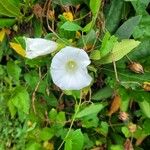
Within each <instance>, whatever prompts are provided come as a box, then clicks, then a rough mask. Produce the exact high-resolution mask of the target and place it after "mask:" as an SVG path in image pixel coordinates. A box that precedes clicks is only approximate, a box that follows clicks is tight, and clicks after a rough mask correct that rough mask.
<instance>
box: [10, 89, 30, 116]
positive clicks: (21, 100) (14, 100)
mask: <svg viewBox="0 0 150 150" xmlns="http://www.w3.org/2000/svg"><path fill="white" fill-rule="evenodd" d="M9 101H11V102H9V103H11V104H13V105H14V106H15V108H17V110H18V112H19V111H20V112H23V113H25V114H29V108H30V98H29V94H28V92H27V91H26V89H25V88H24V87H21V86H19V87H16V88H15V90H14V91H13V92H12V95H11V97H10V99H9ZM8 105H9V104H8Z"/></svg>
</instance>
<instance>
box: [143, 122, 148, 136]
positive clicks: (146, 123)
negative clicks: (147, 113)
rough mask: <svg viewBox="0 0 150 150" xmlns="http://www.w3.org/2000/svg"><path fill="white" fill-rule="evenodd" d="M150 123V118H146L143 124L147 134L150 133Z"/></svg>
mask: <svg viewBox="0 0 150 150" xmlns="http://www.w3.org/2000/svg"><path fill="white" fill-rule="evenodd" d="M149 125H150V119H146V120H145V121H144V124H143V128H144V132H145V134H150V128H149Z"/></svg>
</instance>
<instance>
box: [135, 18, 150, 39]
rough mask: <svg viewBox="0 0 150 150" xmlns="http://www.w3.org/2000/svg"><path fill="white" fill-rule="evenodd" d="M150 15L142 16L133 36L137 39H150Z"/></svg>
mask: <svg viewBox="0 0 150 150" xmlns="http://www.w3.org/2000/svg"><path fill="white" fill-rule="evenodd" d="M149 26H150V15H146V16H142V19H141V21H140V23H139V25H138V26H137V27H136V28H135V30H134V33H133V36H134V38H135V39H149V38H150V27H149Z"/></svg>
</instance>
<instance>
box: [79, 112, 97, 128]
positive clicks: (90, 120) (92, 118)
mask: <svg viewBox="0 0 150 150" xmlns="http://www.w3.org/2000/svg"><path fill="white" fill-rule="evenodd" d="M80 120H81V124H82V127H84V128H92V127H93V128H96V127H97V126H98V124H99V118H98V117H97V114H95V113H94V114H91V115H88V116H84V117H82V118H80Z"/></svg>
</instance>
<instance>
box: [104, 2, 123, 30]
mask: <svg viewBox="0 0 150 150" xmlns="http://www.w3.org/2000/svg"><path fill="white" fill-rule="evenodd" d="M123 4H124V1H123V0H112V1H111V5H110V6H111V7H110V9H109V12H108V14H107V15H106V29H107V30H108V31H109V32H110V33H112V32H114V31H115V30H116V29H117V27H118V25H119V22H120V20H121V14H122V11H123Z"/></svg>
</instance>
